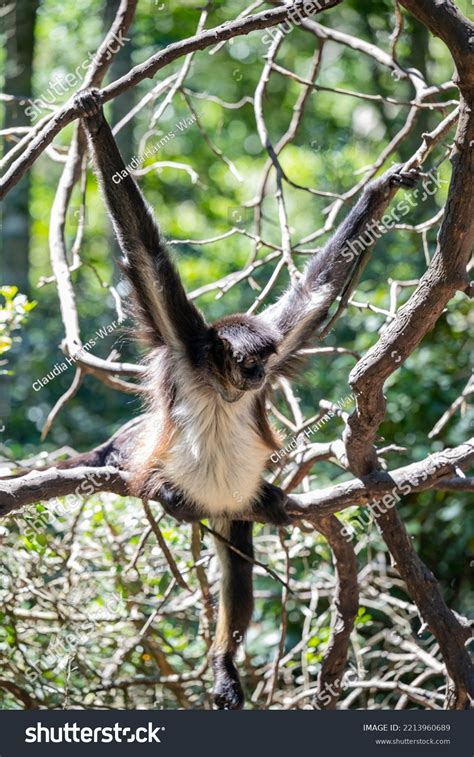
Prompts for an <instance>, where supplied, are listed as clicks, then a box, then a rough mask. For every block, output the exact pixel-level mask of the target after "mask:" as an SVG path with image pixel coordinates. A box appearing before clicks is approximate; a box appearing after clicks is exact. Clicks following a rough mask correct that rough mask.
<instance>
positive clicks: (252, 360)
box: [244, 357, 257, 368]
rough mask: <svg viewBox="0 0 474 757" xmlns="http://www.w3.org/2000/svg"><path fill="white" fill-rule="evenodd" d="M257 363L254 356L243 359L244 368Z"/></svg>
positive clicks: (251, 366) (252, 366)
mask: <svg viewBox="0 0 474 757" xmlns="http://www.w3.org/2000/svg"><path fill="white" fill-rule="evenodd" d="M256 365H257V358H256V357H246V358H245V360H244V368H254V366H256Z"/></svg>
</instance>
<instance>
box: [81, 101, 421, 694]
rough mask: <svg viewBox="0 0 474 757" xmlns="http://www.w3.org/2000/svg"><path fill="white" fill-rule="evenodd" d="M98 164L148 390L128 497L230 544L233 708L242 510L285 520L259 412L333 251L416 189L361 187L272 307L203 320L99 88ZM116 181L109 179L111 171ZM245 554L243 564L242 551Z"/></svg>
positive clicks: (249, 604)
mask: <svg viewBox="0 0 474 757" xmlns="http://www.w3.org/2000/svg"><path fill="white" fill-rule="evenodd" d="M75 106H76V108H77V110H78V112H79V113H80V114H81V117H82V119H83V124H84V127H85V129H86V132H87V135H88V142H89V148H90V151H91V153H92V157H93V161H94V164H95V170H96V173H97V176H98V179H99V183H100V186H101V190H102V194H103V196H104V198H105V201H106V204H107V207H108V211H109V214H110V217H111V219H112V223H113V226H114V229H115V234H116V236H117V239H118V242H119V245H120V247H121V250H122V252H123V256H124V257H123V260H122V262H121V266H122V269H123V271H124V273H125V274H126V277H127V278H128V280H129V282H130V284H131V289H132V297H133V300H134V311H135V316H136V320H137V324H138V326H139V329H140V332H141V338H142V340H144V341H145V343H146V344H147V345H148V346H149V347H150V348H151V353H150V355H149V357H148V358H147V377H146V379H145V393H146V395H147V398H148V405H149V413H148V414H147V418H148V420H147V421H146V422H145V427H144V431H143V432H142V433H141V434H140V437H139V441H138V443H137V444H136V448H135V449H134V451H133V453H132V456H131V462H130V465H129V468H130V470H131V471H132V484H131V491H132V492H133V493H134V494H136V495H137V496H140V497H142V498H150V499H156V500H158V501H159V502H160V503H161V504H162V506H163V507H164V509H165V511H166V512H167V513H169V514H170V515H172V516H174V517H175V518H176V519H178V520H180V521H198V520H199V519H201V518H202V517H209V518H211V524H212V525H213V528H214V529H215V530H216V531H217V532H218V533H219V534H221V536H223V537H225V539H226V540H227V542H230V543H231V544H232V545H233V546H234V547H235V548H236V549H237V550H238V551H239V552H240V554H238V553H237V552H235V551H234V550H232V549H231V548H230V547H229V545H228V543H225V542H224V543H223V542H222V540H216V548H217V553H218V558H219V561H220V565H221V570H222V580H221V588H220V597H219V609H218V619H217V629H216V636H215V641H214V643H213V647H212V650H211V657H212V665H213V670H214V679H215V685H214V702H215V704H216V706H217V708H219V709H240V708H241V707H243V703H244V695H243V691H242V686H241V683H240V679H239V675H238V672H237V669H236V667H235V664H234V657H235V653H236V650H237V648H238V645H239V643H240V642H241V640H242V638H243V636H244V634H245V632H246V630H247V628H248V626H249V623H250V620H251V615H252V609H253V589H252V557H253V549H252V524H251V522H249V521H245V520H239V517H238V516H239V514H240V515H242V516H243V515H244V514H245V513H251V512H252V511H253V512H254V514H256V515H258V513H264V520H265V521H267V522H271V523H273V524H275V525H277V526H283V525H285V524H287V523H288V522H289V519H288V515H287V513H286V511H285V501H286V498H285V495H284V493H283V492H282V490H281V489H279V488H278V487H276V486H273V485H272V484H270V483H269V482H267V481H265V480H264V479H262V474H263V472H264V470H265V467H266V465H267V461H268V459H269V457H270V455H271V454H272V452H273V451H274V450H275V449H277V448H278V446H279V442H278V439H277V438H276V436H275V434H274V432H273V430H272V429H271V427H270V424H269V421H268V419H267V415H266V410H265V404H266V398H267V396H268V393H269V389H270V383H271V382H272V380H273V379H274V378H275V377H278V376H284V375H288V373H289V371H291V369H292V367H293V366H294V364H295V359H296V357H297V353H298V351H299V350H300V349H301V348H302V347H304V346H305V345H306V344H307V343H308V340H309V339H310V338H311V337H312V336H313V335H314V333H315V330H316V328H317V327H318V325H320V324H321V323H322V322H323V320H324V319H325V317H326V316H327V313H328V308H329V306H330V305H331V303H332V302H333V301H334V299H335V298H336V296H337V295H338V294H340V293H341V291H342V290H343V288H344V286H345V285H347V278H348V276H347V270H348V263H347V260H346V259H344V256H343V255H342V254H341V253H342V251H343V250H346V251H347V249H348V248H347V243H348V242H350V241H351V240H356V239H357V238H358V237H359V236H360V235H361V234H362V233H363V232H364V231H365V230H366V229H367V224H368V221H369V220H370V221H371V222H376V221H378V220H380V218H381V217H382V215H383V212H384V210H385V208H386V207H387V205H388V203H389V201H390V200H391V198H392V197H393V196H394V195H395V193H396V191H397V189H398V188H399V187H401V186H404V187H412V186H414V184H415V182H416V180H417V178H418V176H417V172H416V171H411V172H404V171H403V170H402V167H401V166H394V167H393V168H392V169H390V170H389V171H388V172H387V173H385V174H384V175H383V176H382V177H380V178H379V179H376V180H374V181H372V182H370V183H369V184H368V185H367V187H366V189H365V190H364V192H363V194H362V196H361V198H360V199H359V201H358V202H357V204H356V205H355V207H354V208H353V209H352V211H351V212H350V214H349V215H348V217H347V218H346V220H345V221H344V222H343V224H342V225H341V226H340V228H339V229H338V231H337V232H336V233H335V235H334V236H333V237H332V239H330V240H329V242H328V243H327V244H326V246H325V247H324V249H323V250H321V251H320V252H318V253H317V254H316V255H314V256H313V257H312V258H311V259H310V260H309V262H308V264H307V265H306V268H305V269H304V272H303V274H302V276H301V277H300V278H299V279H298V280H297V281H295V282H294V283H293V284H292V285H291V286H290V288H289V289H288V290H287V291H286V292H285V293H284V294H283V295H282V296H281V297H280V299H279V301H278V302H277V303H276V304H274V305H272V306H270V307H268V308H267V309H266V310H265V311H264V312H263V313H262V314H260V315H257V316H254V315H252V316H250V315H241V314H239V315H232V316H226V317H224V318H221V319H220V320H218V321H216V322H215V323H213V324H208V323H207V322H206V320H205V319H204V317H203V315H202V313H201V312H200V311H199V310H198V309H197V307H196V306H195V305H194V304H193V303H192V302H191V301H190V300H189V299H188V297H187V295H186V292H185V290H184V287H183V285H182V283H181V279H180V277H179V274H178V272H177V270H176V269H175V267H174V265H173V262H172V261H171V259H170V257H169V254H168V252H167V249H166V246H165V243H164V241H163V238H162V236H161V233H160V231H159V228H158V226H157V224H156V223H155V221H154V218H153V214H152V211H151V209H150V208H149V206H148V205H147V203H146V201H145V199H144V197H143V195H142V193H141V191H140V189H139V188H138V186H137V184H136V182H135V180H134V179H133V178H132V176H130V175H129V174H128V173H127V172H125V173H122V172H123V171H124V168H125V166H124V163H123V160H122V157H121V155H120V153H119V150H118V148H117V145H116V143H115V140H114V137H113V135H112V132H111V129H110V127H109V125H108V123H107V121H106V120H105V117H104V113H103V109H102V106H101V96H100V93H99V91H98V90H94V89H89V90H84V91H82V92H79V93H77V95H76V96H75ZM117 172H118V173H119V174H120V175H121V176H124V177H125V178H123V179H122V180H121V182H120V183H114V182H113V181H112V176H113V175H114V174H116V173H117ZM242 555H243V556H247V558H249V559H244V557H243V556H242Z"/></svg>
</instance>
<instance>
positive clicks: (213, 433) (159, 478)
mask: <svg viewBox="0 0 474 757" xmlns="http://www.w3.org/2000/svg"><path fill="white" fill-rule="evenodd" d="M193 383H194V386H193ZM255 405H256V397H255V395H254V394H252V393H247V394H245V395H244V396H243V397H242V399H240V400H238V401H237V402H235V403H228V402H225V401H224V400H223V399H222V398H221V397H220V396H219V395H218V394H217V393H216V392H214V391H213V390H212V389H210V388H209V387H207V386H205V385H203V386H199V385H197V382H196V381H194V382H191V381H189V382H186V376H185V371H183V372H182V374H181V375H180V376H179V377H178V378H177V381H176V384H175V396H174V398H173V401H172V403H170V404H168V405H167V406H166V404H165V403H159V404H158V405H155V407H154V408H153V413H152V417H153V419H154V420H153V424H154V428H153V429H152V428H150V425H148V428H147V429H146V430H145V433H144V435H143V442H142V445H141V447H140V449H139V450H137V458H140V459H137V463H138V465H139V466H141V467H142V469H143V467H144V465H143V464H144V463H145V466H146V468H147V470H148V475H147V478H148V486H147V488H148V489H150V488H155V485H154V482H153V478H154V479H155V480H156V489H158V488H159V485H160V484H161V483H163V482H166V483H168V484H172V485H173V486H174V487H176V488H178V489H180V490H181V491H182V492H184V493H185V495H186V497H187V498H188V499H190V500H192V501H194V502H196V503H197V504H198V505H200V506H201V507H203V508H204V509H205V510H206V512H208V513H209V515H218V514H221V513H223V512H225V511H234V512H239V511H243V510H244V509H246V508H248V507H249V506H250V505H251V503H252V501H253V500H254V499H255V498H256V496H257V494H258V492H259V489H260V483H261V479H262V473H263V471H264V469H265V466H266V463H267V460H268V458H269V455H270V454H271V452H272V449H273V448H274V446H273V445H271V444H270V443H269V439H268V436H267V438H266V435H265V433H264V431H262V428H261V426H260V424H259V422H258V414H257V412H256V408H255Z"/></svg>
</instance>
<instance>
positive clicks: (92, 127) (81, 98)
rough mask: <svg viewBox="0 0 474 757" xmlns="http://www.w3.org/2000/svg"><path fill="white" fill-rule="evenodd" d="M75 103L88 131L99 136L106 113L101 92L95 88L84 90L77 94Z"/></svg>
mask: <svg viewBox="0 0 474 757" xmlns="http://www.w3.org/2000/svg"><path fill="white" fill-rule="evenodd" d="M73 103H74V106H75V107H76V108H77V110H78V111H79V112H80V114H81V116H82V118H83V119H84V120H85V122H86V126H87V130H88V131H89V132H90V133H91V134H97V132H98V131H99V129H100V127H101V126H102V124H103V123H104V111H103V109H102V99H101V97H100V92H99V90H98V89H94V88H91V89H83V90H82V91H81V92H77V93H76V94H75V96H74V100H73Z"/></svg>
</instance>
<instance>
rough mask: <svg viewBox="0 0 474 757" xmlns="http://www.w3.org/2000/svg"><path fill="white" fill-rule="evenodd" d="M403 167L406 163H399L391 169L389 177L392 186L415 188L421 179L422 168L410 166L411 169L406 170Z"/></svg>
mask: <svg viewBox="0 0 474 757" xmlns="http://www.w3.org/2000/svg"><path fill="white" fill-rule="evenodd" d="M403 168H404V163H397V165H395V166H393V167H392V168H390V169H389V171H388V175H387V179H388V180H389V182H390V184H392V186H396V187H402V188H403V189H413V188H414V187H416V185H417V184H418V182H419V180H420V177H421V168H410V170H409V171H404V170H403Z"/></svg>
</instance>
